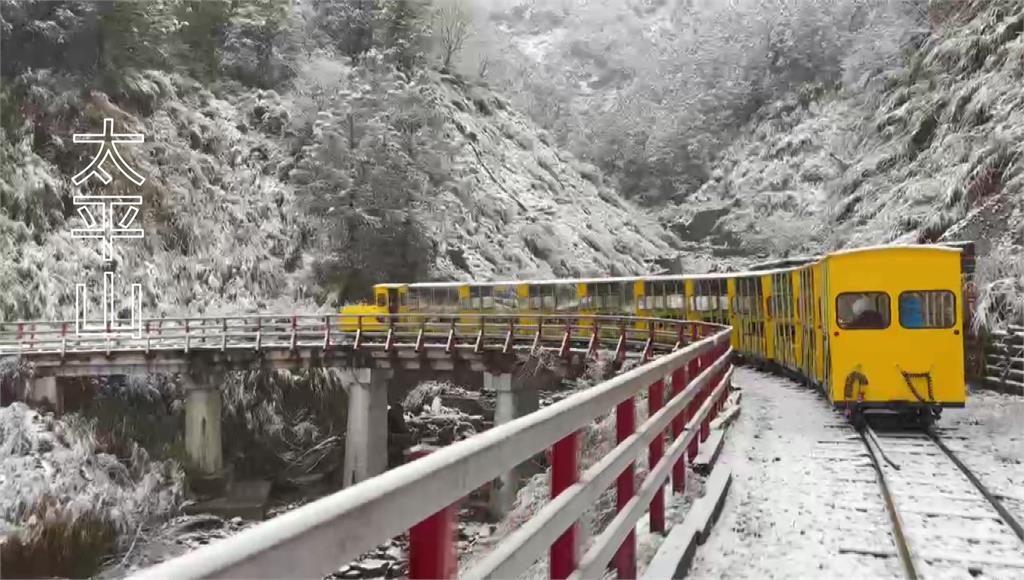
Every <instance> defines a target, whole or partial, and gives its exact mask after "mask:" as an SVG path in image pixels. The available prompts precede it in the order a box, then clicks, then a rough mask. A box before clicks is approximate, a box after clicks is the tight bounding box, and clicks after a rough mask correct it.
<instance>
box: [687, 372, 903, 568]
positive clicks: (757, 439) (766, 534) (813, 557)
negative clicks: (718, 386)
mask: <svg viewBox="0 0 1024 580" xmlns="http://www.w3.org/2000/svg"><path fill="white" fill-rule="evenodd" d="M734 383H735V384H736V385H737V386H739V387H740V388H742V389H743V411H742V413H741V414H740V416H739V418H738V419H737V422H736V424H735V425H734V426H733V428H732V429H731V430H730V432H729V435H728V436H727V440H726V444H725V449H723V451H722V456H721V458H720V459H719V461H720V462H721V463H723V464H729V465H730V466H732V469H733V483H732V488H731V490H730V491H729V495H728V498H727V499H726V503H725V508H724V511H723V514H722V517H721V519H720V520H719V521H718V523H717V524H716V525H715V528H714V531H713V532H712V533H711V536H710V537H709V539H708V541H707V542H706V543H705V544H704V545H703V546H701V547H700V548H699V549H698V550H697V555H696V558H695V560H694V563H693V567H692V569H691V573H690V576H691V577H694V578H725V577H728V578H758V579H762V578H776V577H779V578H781V577H785V578H794V577H798V578H837V577H844V578H898V577H901V576H902V572H901V568H900V564H899V561H898V560H897V559H896V558H876V557H873V556H868V555H862V554H858V553H850V552H847V553H842V552H843V551H847V550H857V549H860V550H866V551H870V550H878V551H893V550H894V547H893V546H892V541H891V538H890V537H889V535H888V529H889V527H888V526H889V521H888V519H887V515H886V512H885V506H884V504H883V502H882V499H881V496H880V494H879V493H878V485H877V483H876V482H875V480H874V472H873V471H872V468H871V467H870V463H868V459H867V458H866V457H865V456H863V455H861V454H860V453H861V452H862V451H863V445H861V444H859V440H857V439H856V438H855V432H854V431H853V430H852V429H851V428H849V427H848V426H846V425H845V424H844V421H843V418H842V417H841V416H839V415H838V414H836V413H834V412H833V411H831V410H830V409H829V407H828V405H827V404H826V402H825V400H824V398H823V397H822V396H821V395H820V394H819V393H818V392H817V391H815V390H812V389H810V388H806V387H803V386H801V385H798V384H796V383H794V382H792V381H789V380H787V379H782V378H779V377H775V376H773V375H769V374H765V373H760V372H757V371H753V370H750V369H746V368H738V369H737V371H736V375H735V379H734ZM850 441H852V442H853V443H856V444H851V443H849V442H850Z"/></svg>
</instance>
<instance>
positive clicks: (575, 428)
mask: <svg viewBox="0 0 1024 580" xmlns="http://www.w3.org/2000/svg"><path fill="white" fill-rule="evenodd" d="M563 318H564V317H563ZM632 320H636V319H632ZM671 322H673V323H676V324H679V323H680V321H671ZM687 324H693V325H694V326H693V329H694V332H695V333H703V331H704V330H705V329H707V330H709V331H710V333H709V334H711V335H710V336H709V337H707V338H699V335H697V338H698V340H697V341H696V342H693V343H692V344H688V345H686V346H684V347H682V348H677V349H675V350H674V351H672V352H670V353H669V354H665V355H664V356H660V357H656V358H653V359H651V360H649V361H647V362H645V363H644V364H642V365H640V366H638V367H637V368H635V369H633V370H631V371H629V372H626V373H624V374H622V375H619V376H617V377H615V378H612V379H610V380H608V381H605V382H603V383H600V384H598V385H596V386H594V387H591V388H589V389H587V390H585V391H582V392H579V393H576V394H575V395H572V396H570V397H568V398H566V399H564V400H562V401H559V402H557V403H554V404H552V405H551V406H549V407H545V408H543V409H540V410H539V411H535V412H533V413H530V414H528V415H526V416H524V417H522V418H519V419H516V420H514V421H512V422H510V423H507V424H504V425H500V426H496V427H494V428H492V429H490V430H488V431H485V432H483V433H480V434H478V435H475V436H473V437H471V438H469V439H466V440H463V441H460V442H458V443H455V444H452V445H450V446H448V447H445V448H443V449H440V450H439V451H437V452H435V453H433V454H431V455H428V456H426V457H424V458H421V459H418V460H416V461H413V462H411V463H408V464H406V465H403V466H400V467H397V468H395V469H393V470H390V471H388V472H385V473H384V474H381V475H379V476H376V477H374V478H372V479H369V480H367V481H364V482H362V483H359V484H357V485H355V486H353V487H351V488H348V489H345V490H342V491H340V492H337V493H335V494H333V495H330V496H328V497H325V498H322V499H320V500H317V501H315V502H312V503H310V504H307V505H305V506H302V507H300V508H297V509H295V510H293V511H291V512H288V513H286V514H283V515H281V516H279V517H277V518H274V519H272V520H269V521H266V522H263V523H261V524H258V525H256V526H254V527H252V528H250V529H248V530H245V531H243V532H241V533H240V534H238V535H236V536H233V537H230V538H227V539H224V540H221V541H219V542H216V543H213V544H211V545H208V546H205V547H202V548H200V549H199V550H196V551H194V552H191V553H188V554H185V555H184V556H181V557H179V558H176V559H174V560H171V561H168V562H165V563H162V564H159V565H157V566H155V567H152V568H149V569H147V570H143V571H141V572H140V573H138V574H137V575H135V576H134V577H135V578H161V579H162V578H199V577H242V578H283V577H287V578H296V577H311V578H320V577H323V576H324V575H325V574H328V573H330V572H332V571H333V570H335V569H337V567H338V566H340V565H343V564H344V563H346V562H348V561H350V560H352V559H354V558H356V557H357V556H359V555H360V554H362V553H364V552H365V551H367V550H369V549H371V548H373V547H374V546H377V545H379V544H380V543H381V542H383V541H386V540H387V539H389V538H392V537H394V536H395V535H398V534H400V533H402V532H404V531H405V530H408V529H410V528H411V527H413V526H415V525H417V524H418V523H421V522H423V521H425V520H428V519H430V518H436V517H438V516H439V515H440V514H442V513H444V512H445V510H447V509H448V507H449V506H451V505H452V504H453V503H455V502H456V501H458V500H459V499H461V498H463V497H465V496H467V495H468V494H470V493H471V492H472V491H474V490H475V489H477V488H479V487H480V486H481V485H483V484H485V483H486V482H488V481H491V480H493V479H495V478H497V477H499V476H500V475H501V474H502V473H504V472H505V471H507V470H508V469H510V468H511V467H513V466H515V465H518V464H519V463H522V462H523V461H525V460H527V459H529V458H530V457H532V456H534V455H535V454H537V453H540V452H542V451H544V450H545V449H549V448H554V449H556V450H557V447H556V444H561V442H564V441H567V440H568V438H575V437H576V434H577V433H578V432H580V431H581V430H583V429H585V428H586V427H587V426H588V425H591V424H592V423H593V421H595V420H597V419H598V418H599V417H601V416H603V415H605V414H606V413H608V412H609V411H610V410H613V409H615V408H616V407H617V406H622V405H628V408H629V409H632V405H633V401H634V400H635V397H636V396H637V395H638V394H640V393H641V391H642V390H644V389H647V388H653V387H652V385H660V386H664V383H662V381H663V380H664V379H665V378H666V377H668V376H671V377H672V384H673V391H674V395H673V397H672V398H671V399H670V400H669V401H668V402H667V403H666V404H665V405H664V406H663V407H661V408H660V410H655V409H652V412H651V416H650V417H649V418H648V419H647V421H646V422H645V423H644V424H643V425H641V426H640V428H639V429H636V430H634V431H633V434H632V435H630V436H629V437H626V438H625V439H622V440H620V441H619V444H618V446H617V447H616V448H615V449H614V450H612V452H611V453H609V454H608V455H606V456H605V457H604V458H603V459H602V460H601V461H600V462H599V463H598V464H596V465H594V466H592V467H591V468H590V469H588V470H587V471H586V472H585V473H584V474H582V477H580V478H578V480H576V481H577V482H576V483H575V484H573V485H571V486H569V487H567V488H566V489H564V490H558V491H559V492H560V493H559V495H558V497H556V498H555V499H554V500H552V502H551V503H549V504H548V505H547V506H546V507H545V508H544V509H542V510H541V511H540V512H539V513H538V514H536V515H535V517H534V518H533V519H532V520H531V521H530V522H528V523H527V524H526V525H525V526H522V527H521V528H520V529H519V530H517V531H516V532H515V533H514V534H512V535H511V536H509V537H508V538H506V539H505V541H504V542H503V543H502V544H500V545H499V546H498V547H497V548H496V549H495V551H493V552H492V553H491V554H490V555H489V557H488V558H486V559H485V560H484V561H482V562H481V563H480V564H479V566H478V567H477V568H475V569H473V570H470V571H468V575H469V576H471V577H477V576H486V575H492V574H493V575H499V576H501V577H514V576H516V575H518V574H519V573H522V572H523V571H525V569H526V568H528V567H529V566H530V565H531V564H532V563H533V562H534V561H536V560H537V558H538V557H540V556H541V555H542V553H543V551H544V550H546V549H547V548H548V546H551V545H552V542H554V540H555V539H557V538H559V536H560V535H562V534H565V533H568V532H567V530H569V529H570V527H571V526H572V525H573V523H574V522H576V521H578V519H579V518H580V517H581V515H582V514H583V512H584V511H585V510H586V509H587V508H588V507H589V506H590V505H592V500H593V498H595V497H597V495H598V494H600V493H601V492H602V491H603V490H604V489H605V488H606V487H607V486H608V484H609V482H610V481H611V480H614V479H615V478H616V477H619V476H620V474H621V473H622V472H623V468H624V467H623V466H624V465H626V464H628V463H631V462H633V461H635V460H636V457H637V455H638V454H640V453H642V452H643V450H644V449H646V448H647V445H648V444H649V443H651V442H652V441H653V440H654V439H656V438H658V437H659V435H663V434H664V433H665V432H666V431H668V430H669V426H670V424H671V425H672V427H673V432H674V433H673V434H674V436H675V439H674V440H673V442H672V443H671V445H670V447H669V449H668V450H667V452H666V453H665V454H664V455H663V456H662V457H661V458H660V460H657V461H656V462H655V465H653V466H652V469H651V471H650V473H649V474H648V475H647V478H646V479H645V480H644V482H643V483H642V484H641V486H640V489H639V490H638V492H637V493H636V494H632V496H633V497H632V499H631V500H630V501H628V502H626V501H622V502H620V503H621V505H620V506H619V514H618V516H617V517H616V518H615V519H614V520H613V521H612V523H611V524H610V525H609V526H608V528H607V529H606V530H605V532H604V533H603V534H602V535H601V536H600V537H598V538H597V540H596V541H595V543H594V545H593V547H592V548H591V550H590V551H589V552H588V553H587V554H586V555H585V557H584V559H583V561H582V562H577V561H576V559H575V557H572V562H571V567H572V568H575V569H576V572H575V577H590V576H593V575H594V573H597V572H600V571H601V570H602V569H603V567H604V566H605V565H607V563H608V561H609V560H610V559H611V558H612V556H613V555H614V553H615V551H616V550H617V549H618V547H619V546H620V545H622V542H623V540H624V538H626V536H627V534H628V533H629V531H630V530H631V529H632V528H633V527H634V526H635V525H636V522H637V520H638V519H639V518H640V517H641V516H642V515H643V513H644V511H645V510H646V506H647V504H648V503H649V502H650V501H651V498H652V497H653V495H654V494H655V493H657V491H658V490H659V489H660V488H661V486H663V485H664V482H665V481H666V479H667V477H668V474H669V470H670V468H672V467H673V466H674V465H675V464H676V463H677V462H678V461H681V460H682V454H683V452H684V451H685V450H686V449H687V448H688V447H689V448H690V450H691V453H693V452H694V451H693V446H694V445H695V444H696V443H697V441H698V439H697V437H698V434H699V437H700V440H703V439H704V438H705V437H706V429H707V425H708V421H709V420H710V419H711V418H713V416H714V414H715V413H716V412H717V409H719V408H720V407H721V404H722V401H723V400H724V396H725V394H726V393H727V390H728V385H729V381H730V377H731V366H730V362H729V361H730V353H731V350H730V349H729V337H730V333H731V329H730V328H729V327H721V326H718V325H709V324H703V323H687ZM538 326H540V325H538ZM643 332H644V333H645V334H646V333H648V330H647V329H644V330H643ZM684 375H689V376H688V377H686V376H684ZM687 378H688V379H689V381H688V383H687V381H686V379H687ZM683 385H685V388H684V387H683ZM630 415H631V413H630ZM617 416H618V415H617ZM681 416H685V417H686V418H687V423H686V427H685V430H684V431H683V432H682V433H675V421H677V420H679V418H680V417H681ZM573 456H574V454H573ZM572 461H573V463H574V462H575V458H574V457H573V459H572ZM574 464H575V463H574ZM574 469H575V468H574ZM629 473H632V472H631V471H630V472H629ZM662 509H663V508H662ZM634 566H635V562H634ZM598 575H599V574H598Z"/></svg>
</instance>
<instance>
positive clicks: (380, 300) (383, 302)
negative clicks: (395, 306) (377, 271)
mask: <svg viewBox="0 0 1024 580" xmlns="http://www.w3.org/2000/svg"><path fill="white" fill-rule="evenodd" d="M387 305H388V295H387V294H378V295H377V306H381V307H383V306H387Z"/></svg>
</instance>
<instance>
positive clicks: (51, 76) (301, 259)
mask: <svg viewBox="0 0 1024 580" xmlns="http://www.w3.org/2000/svg"><path fill="white" fill-rule="evenodd" d="M243 4H246V5H247V4H252V5H253V6H252V7H247V6H242V7H241V8H237V9H232V10H235V12H232V13H230V14H228V15H227V16H224V15H220V16H217V17H218V18H222V19H223V22H224V23H225V24H223V26H224V27H226V32H223V33H222V34H223V36H224V40H223V48H221V49H220V53H218V55H219V67H220V68H219V69H217V70H219V71H221V73H222V74H218V75H217V76H216V77H215V78H214V79H210V78H206V77H205V75H204V74H201V73H203V72H204V71H205V69H203V70H200V71H198V72H197V71H192V70H190V69H189V67H188V66H186V65H185V64H183V63H185V62H187V61H186V60H185V59H186V56H187V55H186V56H181V57H175V58H170V57H168V58H170V60H171V62H161V64H162V65H163V66H149V67H143V66H137V67H129V68H125V69H123V70H118V71H117V73H116V75H117V76H116V80H113V81H111V80H109V79H108V78H107V77H104V76H102V75H99V76H96V75H97V74H98V73H89V70H91V69H88V67H86V68H85V69H83V70H79V69H75V68H73V67H74V66H77V65H76V64H75V62H74V61H67V60H62V59H61V51H66V50H67V48H66V45H67V44H68V43H71V42H79V41H81V42H84V43H86V45H87V47H91V46H92V44H89V43H90V42H91V43H95V40H94V39H92V37H88V36H87V35H85V33H83V32H82V30H83V29H84V30H86V32H88V30H89V27H90V26H96V24H95V21H96V19H99V22H100V23H101V25H104V24H105V25H106V26H109V27H110V28H111V29H113V30H117V31H119V32H120V31H122V29H123V28H128V29H130V30H129V32H137V28H138V23H139V22H143V23H146V24H147V25H149V26H150V27H151V28H147V29H146V30H147V31H149V32H151V33H152V34H153V35H154V37H155V36H156V33H155V32H153V29H155V28H157V27H158V25H159V27H161V30H162V27H164V24H165V22H170V23H171V24H167V27H168V29H169V30H171V31H172V32H173V31H174V30H175V28H174V26H180V24H181V20H182V19H183V18H184V19H186V20H187V21H189V22H190V23H192V24H193V25H195V22H199V23H202V22H205V20H198V19H199V18H200V17H203V18H207V19H209V18H213V16H210V15H207V14H205V13H200V14H198V15H197V14H196V11H197V10H198V9H197V8H196V6H198V5H190V4H189V3H187V2H171V1H167V2H159V3H153V4H151V5H147V6H146V7H145V8H134V7H128V8H124V10H125V11H126V12H125V13H123V14H122V13H119V12H115V13H113V14H108V13H105V12H103V10H104V8H102V7H100V8H96V9H95V12H96V13H94V12H93V8H91V5H88V4H81V3H73V2H69V3H33V2H24V1H18V2H15V1H6V2H5V3H4V11H3V13H4V15H3V18H4V21H3V28H4V32H5V40H6V41H7V42H6V43H5V46H4V48H5V51H7V52H8V54H11V55H12V56H10V57H9V58H8V63H7V65H8V67H6V68H5V79H4V93H3V105H4V119H3V120H4V123H3V134H2V138H0V147H2V148H3V161H2V163H0V208H2V211H0V252H2V253H3V255H5V256H7V257H9V259H5V260H3V262H2V263H0V320H4V319H6V320H12V319H19V318H20V319H24V318H49V317H56V316H68V315H70V309H71V308H73V303H74V296H73V286H74V283H75V282H79V281H87V280H93V279H98V278H97V276H99V272H100V271H101V270H102V269H103V264H102V262H101V260H100V255H99V248H98V247H97V246H96V245H93V244H88V243H81V241H80V240H75V239H73V238H72V237H71V233H70V231H71V229H72V228H73V227H79V226H80V222H81V219H80V218H79V217H78V215H77V213H76V212H75V209H76V208H75V207H74V206H73V205H72V204H71V197H72V196H73V195H75V194H76V193H83V192H86V190H85V189H80V188H76V187H75V186H73V185H72V184H71V182H70V177H71V176H72V175H73V174H74V173H76V172H77V171H79V170H80V169H82V168H83V167H84V166H85V165H86V164H87V163H88V161H89V159H90V158H91V156H92V155H93V151H92V150H91V149H90V148H89V146H87V145H81V144H74V143H73V142H72V135H73V134H74V133H78V132H90V131H98V130H99V128H100V127H101V124H102V120H103V119H104V118H106V117H112V118H114V119H115V123H116V125H117V129H118V130H128V131H137V132H140V133H143V134H145V136H146V142H145V143H144V144H142V145H133V146H125V147H123V149H124V154H125V157H126V158H127V159H128V160H129V162H130V163H131V164H132V165H133V167H135V168H136V169H137V170H138V171H139V172H140V173H141V174H142V175H144V176H145V177H146V178H147V181H146V183H145V184H144V185H143V186H142V187H141V188H134V186H131V187H125V183H127V182H126V181H125V180H123V179H122V180H121V181H122V182H124V183H118V182H115V184H114V185H112V186H109V187H106V188H104V187H102V186H101V185H100V184H98V183H93V184H92V185H91V186H83V187H91V188H92V190H93V191H96V192H99V191H100V190H101V189H102V190H104V191H103V192H104V193H108V194H109V193H118V192H119V193H131V194H141V195H142V196H143V210H142V216H141V218H140V221H141V223H140V224H139V225H141V227H143V228H144V230H145V232H146V237H145V239H144V240H141V241H135V240H125V241H121V242H119V243H118V244H117V255H116V260H115V262H116V264H115V265H116V268H117V272H118V275H119V276H122V275H123V277H124V280H126V281H127V280H131V281H134V282H141V283H142V284H143V291H144V296H145V298H144V309H145V310H146V312H147V314H150V315H158V314H163V313H166V314H171V313H174V312H191V313H194V314H198V313H202V312H207V313H209V312H217V311H220V312H223V311H240V310H263V311H266V310H272V309H273V310H281V309H287V310H290V309H293V308H297V307H302V308H309V307H312V306H313V304H312V303H313V302H319V303H321V304H326V305H332V304H336V303H337V302H338V301H340V300H344V299H346V298H352V297H354V296H358V295H359V294H360V293H361V292H363V291H365V288H366V286H367V285H368V284H371V283H374V282H379V281H382V280H383V279H385V278H391V279H405V280H410V281H411V280H413V279H416V278H419V279H453V278H462V279H465V278H470V277H473V278H478V279H486V278H495V277H500V278H519V277H551V276H570V275H603V274H625V273H637V272H641V271H645V270H649V268H650V267H649V266H648V265H646V264H645V261H647V260H651V259H653V258H657V257H663V256H664V255H665V254H666V253H667V252H668V251H669V244H668V242H667V241H666V239H667V236H666V234H664V233H662V232H661V231H660V230H659V228H658V227H657V226H656V222H655V221H654V220H652V219H648V218H646V217H644V214H643V212H641V211H639V210H637V209H635V208H634V207H632V206H631V205H630V204H629V203H627V202H624V201H623V200H622V199H620V197H619V196H618V195H617V194H616V193H615V192H614V191H613V190H612V189H610V188H609V187H608V186H606V185H603V184H602V177H601V174H600V172H599V171H597V170H596V169H594V168H593V167H591V166H589V165H587V164H585V163H581V162H579V161H577V160H576V159H575V158H574V157H573V156H572V155H569V154H567V153H565V152H564V151H563V150H561V149H559V147H558V146H557V144H555V143H553V142H552V140H551V138H550V137H549V136H548V135H547V133H546V132H545V131H543V130H542V129H539V128H538V127H537V126H536V125H535V124H534V123H532V122H531V121H529V120H527V119H526V118H525V117H524V116H523V115H521V114H519V113H518V112H516V111H515V110H513V108H512V106H511V105H510V103H509V101H508V99H507V98H505V97H503V96H502V95H500V94H497V93H494V92H492V91H491V90H489V89H487V88H486V87H485V86H483V85H481V84H479V83H475V82H472V81H470V80H467V79H465V78H464V77H462V76H460V75H458V74H449V73H447V72H438V71H437V70H436V67H434V66H432V65H430V63H429V59H427V60H425V61H424V64H423V65H421V66H418V67H412V68H406V69H403V68H402V67H401V66H399V65H396V64H395V62H396V61H394V60H391V59H390V57H389V54H390V53H389V52H387V50H385V49H384V48H382V49H381V50H382V51H383V52H375V49H371V50H369V51H368V52H366V53H365V54H364V55H362V56H360V57H359V58H358V59H355V60H350V59H348V58H346V57H345V56H344V55H343V54H340V51H339V50H338V49H337V48H336V46H335V45H333V44H332V43H331V38H330V37H329V36H327V33H326V32H324V31H323V30H322V29H321V27H322V26H321V25H323V23H322V22H321V21H319V20H318V19H317V18H316V16H317V14H319V13H310V12H309V10H310V7H309V5H304V4H303V3H297V4H295V5H294V8H293V10H292V12H291V13H288V14H285V15H283V16H282V15H277V16H275V18H278V19H279V20H278V21H275V22H278V26H279V27H280V28H281V29H285V30H287V31H289V34H290V36H289V37H288V38H289V40H288V42H285V41H282V40H280V39H281V38H282V35H283V33H279V34H278V33H275V34H277V35H276V36H273V37H271V38H270V39H269V40H267V42H268V43H270V44H271V45H272V46H273V51H274V52H273V53H272V56H271V57H270V58H272V59H278V58H279V59H280V63H281V64H282V66H284V65H287V66H288V68H287V70H288V71H290V72H289V76H287V78H286V80H280V79H277V78H273V79H259V78H257V80H252V79H251V78H250V77H251V75H254V74H256V72H253V71H243V72H246V74H243V72H238V71H237V70H236V68H237V65H236V64H234V63H236V62H239V59H240V58H242V57H245V55H246V54H248V53H246V52H244V50H243V49H244V48H245V47H246V46H247V45H245V44H244V43H242V42H241V41H242V40H246V41H249V42H256V41H260V40H261V39H262V38H263V37H262V36H260V35H262V34H266V33H265V29H266V27H267V23H266V21H267V20H269V18H270V16H267V13H272V12H268V11H270V9H269V8H267V9H266V10H264V12H259V10H263V9H262V8H260V7H261V6H262V5H261V4H260V2H258V1H256V0H253V1H252V2H248V3H243ZM313 4H314V6H319V5H320V4H324V6H322V7H319V8H318V9H322V10H330V9H331V6H330V5H329V4H330V3H313ZM393 4H395V5H402V6H404V4H402V3H401V2H397V1H396V2H394V3H393ZM240 6H241V5H240ZM382 6H384V8H381V10H388V9H390V8H388V6H390V5H387V4H382ZM115 9H118V10H119V9H120V7H118V6H115ZM179 9H185V10H191V12H186V13H185V16H180V15H178V16H175V15H176V14H179V13H177V12H174V10H179ZM246 10H251V11H255V12H246ZM253 13H255V14H256V16H253ZM331 14H333V13H331ZM389 14H390V13H389ZM115 17H116V18H115ZM104 18H107V20H104ZM261 18H262V19H263V20H260V19H261ZM188 19H192V20H188ZM125 21H126V22H127V24H125ZM193 21H194V22H193ZM254 22H256V24H259V25H260V26H262V28H260V27H257V26H256V25H255V24H254ZM280 22H284V23H285V24H280ZM402 22H404V21H402ZM174 23H177V24H174ZM261 23H262V24H261ZM286 26H287V27H290V28H286ZM125 34H126V35H127V34H128V32H125ZM162 34H164V36H159V37H158V39H159V41H160V42H162V43H164V45H166V47H170V48H166V50H163V49H164V48H165V46H163V45H159V46H158V48H161V50H162V53H169V54H171V55H172V56H173V55H174V54H175V53H174V52H173V50H172V49H174V50H178V49H179V48H180V47H179V44H180V43H179V42H178V41H177V40H174V41H173V42H172V40H173V39H170V40H169V38H172V36H173V34H171V33H167V32H163V33H162ZM410 34H412V33H410ZM60 35H62V36H60ZM83 36H85V40H84V41H82V37H83ZM107 38H109V35H108V37H107ZM117 38H119V39H121V40H123V41H124V42H125V43H128V42H129V41H133V40H134V38H133V37H131V36H127V37H117ZM61 39H63V40H61ZM185 40H186V41H188V40H189V39H188V38H187V37H186V38H185ZM146 41H147V42H150V43H152V44H153V45H156V43H157V41H155V40H152V39H150V38H147V39H146ZM62 43H63V44H62ZM239 46H242V47H243V48H238V47H239ZM296 46H298V47H301V49H304V50H305V51H306V52H305V55H304V56H303V57H302V58H299V57H298V54H299V52H298V51H299V48H296ZM119 48H123V49H125V50H127V49H128V48H129V47H128V46H124V47H119ZM31 50H34V53H33V55H32V56H31V60H32V61H33V62H31V63H28V62H24V61H27V60H29V59H30V57H29V56H28V55H27V53H28V52H29V51H31ZM93 50H95V48H93ZM289 51H291V52H289ZM154 58H155V57H154ZM11 59H21V61H22V63H21V64H22V65H28V64H32V65H35V66H32V67H28V66H21V67H20V68H19V66H18V64H17V62H15V63H14V64H11V62H10V60H11ZM153 62H155V61H153ZM243 62H244V59H243ZM273 62H275V63H276V62H277V61H276V60H275V61H273ZM146 64H150V61H147V62H146ZM40 65H42V66H40ZM83 66H85V65H83ZM232 67H235V68H232ZM275 70H276V69H275ZM205 73H206V74H212V73H210V72H209V71H205ZM109 74H110V75H113V74H114V73H109ZM268 74H269V73H268ZM247 75H248V76H247ZM253 85H256V86H253ZM129 185H130V184H129ZM355 270H359V271H361V272H362V273H363V275H362V276H361V277H359V276H353V275H351V272H352V271H355Z"/></svg>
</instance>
